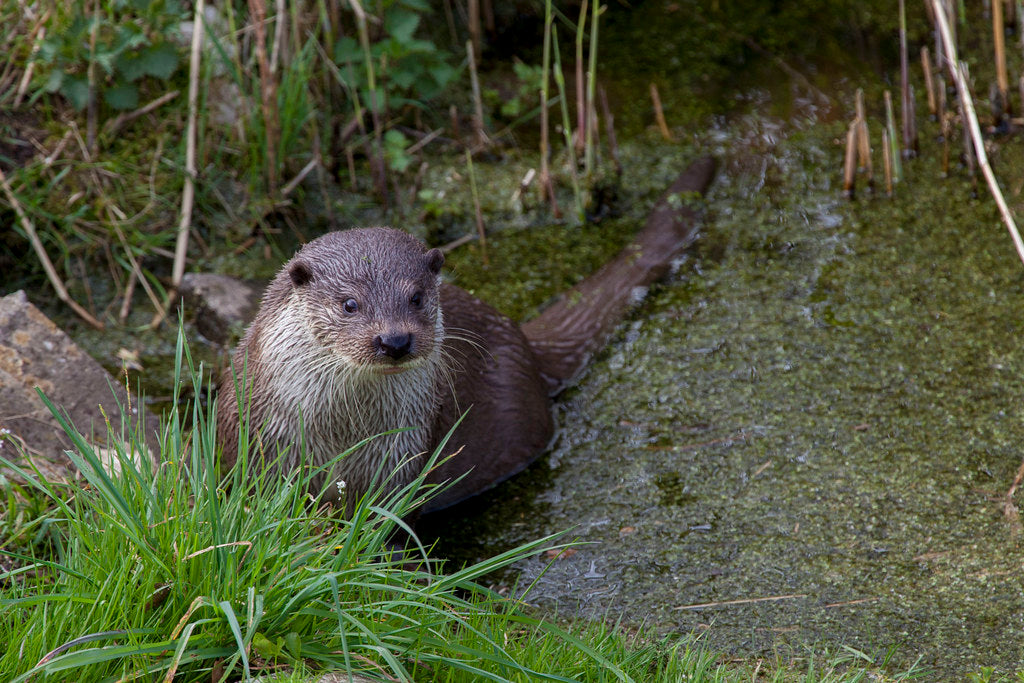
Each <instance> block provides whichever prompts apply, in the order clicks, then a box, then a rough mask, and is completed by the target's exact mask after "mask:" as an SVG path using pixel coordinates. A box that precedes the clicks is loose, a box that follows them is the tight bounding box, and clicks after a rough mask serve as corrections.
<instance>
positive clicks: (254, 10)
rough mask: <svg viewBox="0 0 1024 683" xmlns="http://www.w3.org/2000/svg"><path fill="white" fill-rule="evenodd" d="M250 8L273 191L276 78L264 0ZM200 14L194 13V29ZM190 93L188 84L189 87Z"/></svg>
mask: <svg viewBox="0 0 1024 683" xmlns="http://www.w3.org/2000/svg"><path fill="white" fill-rule="evenodd" d="M201 1H202V0H200V2H201ZM249 12H250V14H252V19H253V24H254V26H253V28H254V29H255V36H254V39H255V41H256V61H257V63H258V64H259V70H260V102H261V108H262V111H263V128H264V133H265V135H264V137H265V139H266V155H267V160H266V171H267V191H268V193H269V194H271V195H273V194H274V192H275V191H276V190H277V81H276V79H275V78H274V74H273V72H272V71H271V70H270V62H269V60H268V59H267V30H266V22H267V7H266V4H265V3H264V0H249ZM201 21H202V17H201V16H199V15H198V14H197V15H196V32H197V33H198V29H199V24H200V22H201ZM192 35H193V41H192V46H193V54H195V51H196V47H195V39H194V38H195V35H196V34H195V33H193V34H192ZM189 92H190V95H191V86H190V88H189Z"/></svg>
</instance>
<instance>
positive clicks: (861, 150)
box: [854, 88, 875, 191]
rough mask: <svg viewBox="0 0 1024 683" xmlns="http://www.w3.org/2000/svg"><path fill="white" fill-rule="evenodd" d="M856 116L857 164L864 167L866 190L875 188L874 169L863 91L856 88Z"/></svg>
mask: <svg viewBox="0 0 1024 683" xmlns="http://www.w3.org/2000/svg"><path fill="white" fill-rule="evenodd" d="M856 103H857V118H856V119H855V120H854V124H855V125H856V127H857V164H858V165H859V166H860V167H861V168H862V169H864V174H865V175H866V176H867V181H868V191H873V190H874V189H875V169H874V164H873V163H872V162H871V136H870V134H869V131H868V116H867V109H866V107H865V106H864V91H863V90H862V89H860V88H858V89H857V97H856Z"/></svg>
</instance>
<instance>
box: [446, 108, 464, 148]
mask: <svg viewBox="0 0 1024 683" xmlns="http://www.w3.org/2000/svg"><path fill="white" fill-rule="evenodd" d="M448 123H449V124H450V125H451V127H452V139H454V140H458V139H459V138H460V137H461V136H462V131H461V130H460V128H461V127H460V126H459V110H458V108H457V107H456V106H455V105H454V104H453V105H452V106H450V107H448Z"/></svg>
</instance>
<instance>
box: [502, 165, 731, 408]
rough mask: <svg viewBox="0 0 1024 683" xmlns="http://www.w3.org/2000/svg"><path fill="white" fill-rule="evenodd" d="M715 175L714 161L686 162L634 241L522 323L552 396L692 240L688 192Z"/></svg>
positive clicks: (695, 220) (694, 223)
mask: <svg viewBox="0 0 1024 683" xmlns="http://www.w3.org/2000/svg"><path fill="white" fill-rule="evenodd" d="M714 176H715V161H714V159H712V158H710V157H704V158H701V159H698V160H697V161H695V162H693V163H692V164H690V166H689V167H687V169H686V170H685V171H683V172H682V174H681V175H680V176H679V177H678V178H676V181H675V182H674V183H672V185H671V186H670V187H669V188H668V190H666V191H665V194H664V195H662V197H661V199H660V200H659V201H658V203H657V204H656V205H655V207H654V210H653V211H651V213H650V215H649V216H648V217H647V224H646V226H645V227H644V229H643V230H642V231H641V232H640V234H638V235H637V236H636V239H634V240H633V242H632V243H631V244H630V245H629V246H627V247H626V248H625V249H623V250H622V251H621V252H619V254H618V256H616V257H615V258H614V259H612V260H611V261H609V262H608V263H606V264H605V265H604V266H602V267H601V269H600V270H598V271H597V272H595V273H594V274H593V275H591V276H590V277H588V278H586V279H585V280H583V281H582V282H580V283H579V284H578V285H576V286H575V287H573V288H572V289H570V290H568V291H567V292H565V293H563V294H562V295H561V296H560V297H559V299H558V300H557V301H556V302H555V303H554V304H552V305H551V306H550V307H548V308H547V309H545V310H544V311H543V312H542V313H541V314H540V315H539V316H537V317H536V318H534V319H533V320H530V321H529V322H527V323H524V324H523V325H522V330H523V333H524V334H525V335H526V338H527V339H528V340H529V342H530V346H531V347H532V348H533V351H534V353H535V354H536V356H537V360H538V361H539V363H540V371H541V375H542V376H543V377H544V379H545V381H546V382H547V383H548V386H549V388H550V390H551V393H552V394H556V393H558V392H559V391H561V389H562V388H563V387H564V386H565V385H566V383H567V382H568V381H569V380H571V379H572V378H573V377H575V376H576V374H577V373H578V372H579V371H580V370H581V369H582V368H583V366H584V365H586V363H587V361H588V360H589V359H590V357H591V356H592V355H593V354H594V353H596V352H597V351H598V350H600V349H601V348H602V347H603V346H604V345H605V343H606V342H607V341H608V337H609V336H610V335H611V333H612V331H613V330H614V329H615V326H616V325H617V324H618V323H619V322H620V321H621V320H622V319H623V317H624V316H625V315H626V314H627V313H628V312H629V310H630V308H631V307H632V305H633V304H634V303H635V302H636V299H637V294H636V292H637V288H640V287H647V286H648V285H650V284H652V283H653V282H655V281H656V280H658V279H660V278H661V277H663V276H664V275H665V273H666V272H667V271H668V269H669V267H670V264H671V262H672V260H673V259H676V258H678V257H679V256H680V255H681V254H682V253H683V251H684V250H686V248H687V247H689V246H690V245H691V244H693V242H694V240H695V239H696V238H697V230H698V228H699V225H700V220H699V217H698V215H697V212H696V211H695V210H694V209H693V208H692V207H691V204H692V202H691V201H690V199H691V198H690V197H687V196H686V195H688V194H690V195H692V194H703V193H704V191H705V190H706V189H707V187H708V185H710V184H711V181H712V179H713V178H714Z"/></svg>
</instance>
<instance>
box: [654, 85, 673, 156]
mask: <svg viewBox="0 0 1024 683" xmlns="http://www.w3.org/2000/svg"><path fill="white" fill-rule="evenodd" d="M651 102H652V103H653V104H654V120H655V121H657V123H658V130H660V131H661V136H662V137H663V138H665V139H666V140H668V141H669V142H671V141H672V133H671V132H670V131H669V129H668V124H667V123H665V112H664V111H662V108H661V97H660V96H659V95H658V86H657V85H655V84H654V83H651Z"/></svg>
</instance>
